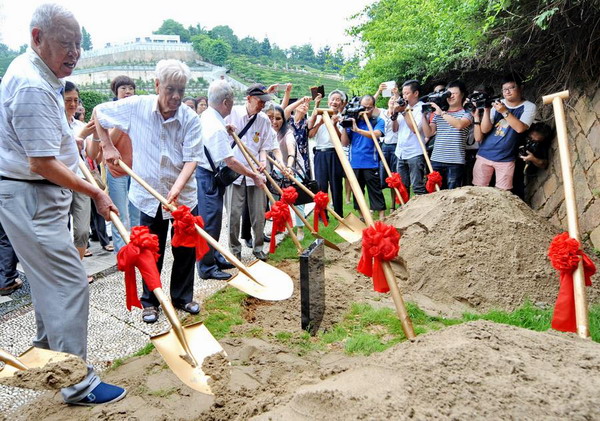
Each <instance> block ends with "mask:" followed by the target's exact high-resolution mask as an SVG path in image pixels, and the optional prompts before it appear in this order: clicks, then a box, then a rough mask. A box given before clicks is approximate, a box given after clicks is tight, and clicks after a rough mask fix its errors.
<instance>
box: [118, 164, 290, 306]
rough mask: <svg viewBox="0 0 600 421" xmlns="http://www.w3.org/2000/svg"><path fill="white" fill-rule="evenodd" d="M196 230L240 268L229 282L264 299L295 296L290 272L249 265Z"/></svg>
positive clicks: (159, 197)
mask: <svg viewBox="0 0 600 421" xmlns="http://www.w3.org/2000/svg"><path fill="white" fill-rule="evenodd" d="M119 165H120V166H121V168H123V170H124V171H125V172H126V173H127V174H128V175H130V176H131V177H132V178H133V179H134V180H135V181H137V182H138V183H139V184H140V185H141V186H142V187H144V188H145V189H146V190H148V192H149V193H150V194H151V195H152V196H154V197H155V198H156V199H157V200H159V201H160V202H161V203H162V204H163V205H164V206H167V207H168V208H169V209H170V210H171V211H174V210H175V209H176V208H175V206H173V205H171V204H170V203H169V202H167V199H165V198H164V197H163V196H162V195H161V194H160V193H158V192H157V191H156V190H155V189H153V188H152V186H150V185H149V184H148V183H146V182H145V181H144V180H143V179H142V178H140V176H139V175H137V174H136V173H134V172H133V170H132V169H131V168H129V167H128V166H127V164H125V163H124V162H123V161H121V160H119ZM117 219H118V218H117ZM196 231H197V232H198V234H200V235H201V236H202V237H203V238H204V239H205V240H206V242H207V243H208V244H210V245H211V246H212V247H213V248H214V249H215V250H217V251H218V252H219V253H221V254H222V255H223V257H225V259H227V260H228V261H229V262H231V264H233V265H234V266H235V267H236V268H238V270H239V272H238V273H237V275H235V276H234V277H233V278H231V279H230V280H229V281H227V283H228V284H229V285H231V286H233V287H235V288H237V289H239V290H240V291H243V292H245V293H246V294H248V295H251V296H253V297H256V298H259V299H261V300H268V301H281V300H287V299H288V298H290V297H291V296H292V293H293V292H294V283H293V281H292V278H290V276H289V275H288V274H287V273H285V272H283V271H281V270H279V269H277V268H276V267H274V266H271V265H269V264H268V263H265V262H263V261H261V260H256V261H255V262H253V263H251V264H250V265H248V266H246V265H244V264H243V263H242V262H241V261H240V260H238V259H237V258H236V257H235V256H234V255H233V254H232V253H230V252H229V250H227V249H226V248H225V247H223V246H222V245H221V244H220V243H219V242H218V241H216V240H215V239H214V238H212V237H211V236H210V235H208V233H207V232H206V231H204V230H203V229H202V228H200V227H199V226H198V225H196ZM259 279H260V281H259Z"/></svg>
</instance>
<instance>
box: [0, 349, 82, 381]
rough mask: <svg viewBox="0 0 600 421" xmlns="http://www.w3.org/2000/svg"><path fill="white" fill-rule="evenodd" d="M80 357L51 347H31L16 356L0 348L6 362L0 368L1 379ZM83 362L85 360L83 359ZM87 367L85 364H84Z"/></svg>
mask: <svg viewBox="0 0 600 421" xmlns="http://www.w3.org/2000/svg"><path fill="white" fill-rule="evenodd" d="M74 358H79V357H77V356H76V355H73V354H68V353H66V352H60V351H51V350H49V349H42V348H34V347H32V348H29V349H28V350H27V351H25V352H24V353H22V354H21V355H19V357H15V356H14V355H12V354H10V353H8V352H6V351H4V350H2V349H0V361H2V362H4V363H5V366H4V367H3V368H2V369H0V379H3V378H8V377H12V376H13V375H14V374H16V373H18V372H21V371H24V370H29V369H35V368H40V369H43V368H44V367H46V366H47V365H48V364H51V363H57V362H60V361H64V360H68V359H71V360H72V359H74ZM82 362H83V360H82ZM83 366H84V367H85V364H83ZM86 373H87V370H86V371H85V372H83V373H82V377H84V376H85V374H86Z"/></svg>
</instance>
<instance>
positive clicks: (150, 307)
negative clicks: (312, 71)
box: [0, 5, 552, 405]
mask: <svg viewBox="0 0 600 421" xmlns="http://www.w3.org/2000/svg"><path fill="white" fill-rule="evenodd" d="M30 29H31V48H29V49H28V50H27V51H26V52H25V53H24V54H23V55H21V56H20V57H18V58H17V59H15V60H14V62H13V63H12V64H11V65H10V67H9V69H8V70H7V72H6V75H5V78H4V80H2V82H1V84H0V100H1V101H2V104H3V107H2V109H1V110H0V224H1V225H0V263H1V264H2V267H1V268H0V270H1V271H2V272H1V275H2V277H1V278H0V294H2V295H6V294H10V293H12V292H14V291H15V290H17V289H18V288H19V287H20V286H21V285H22V283H21V281H20V280H19V279H18V274H17V272H16V263H17V260H20V261H21V263H22V265H23V268H24V271H25V273H26V275H27V279H28V281H29V283H30V285H31V293H32V296H33V302H34V306H35V314H36V320H37V329H38V330H37V336H36V339H35V341H34V344H35V345H36V346H39V347H42V348H49V349H54V350H60V351H64V352H69V353H73V354H76V355H79V356H81V357H82V358H84V359H85V356H86V338H87V315H88V301H89V292H88V283H89V282H90V281H92V279H91V278H90V277H88V276H87V275H86V273H85V270H84V269H83V265H82V264H81V260H82V259H83V258H84V256H85V255H86V250H87V248H88V241H89V235H90V229H91V228H95V232H96V235H97V236H98V237H99V238H104V240H102V241H103V246H104V247H105V249H106V250H111V248H110V247H109V245H110V244H109V243H108V239H107V235H106V232H105V228H106V222H105V221H107V220H109V212H111V211H112V212H116V213H117V214H118V215H119V217H120V219H121V221H122V222H123V224H124V225H125V227H126V228H127V229H131V227H133V226H136V225H142V226H147V227H148V228H149V230H150V232H151V233H154V234H156V235H157V236H158V239H159V249H160V250H159V254H160V258H159V259H158V262H157V267H158V270H159V272H160V270H161V269H162V266H163V258H164V252H165V247H166V244H167V237H168V235H169V228H170V227H171V226H172V216H171V213H170V212H169V210H167V209H166V208H164V207H163V206H161V204H160V203H159V201H158V200H157V199H156V198H154V196H152V195H151V194H150V193H149V192H148V191H146V189H145V188H144V187H142V186H141V185H140V184H138V183H137V182H135V181H133V180H131V179H130V177H129V176H128V175H127V173H126V172H124V171H123V168H122V167H121V166H120V165H119V160H122V161H123V162H124V163H125V164H127V165H128V166H129V167H131V168H132V169H133V171H134V172H135V173H137V174H138V175H139V176H140V177H141V178H143V179H144V180H145V181H146V182H147V183H148V184H149V185H150V186H151V187H152V188H154V189H155V190H156V191H158V192H159V193H160V194H162V195H163V196H165V197H166V198H167V200H168V202H169V203H170V204H173V205H177V206H178V205H185V206H187V207H188V208H189V209H190V210H191V213H192V214H193V215H200V216H202V218H203V220H204V224H205V231H206V232H207V233H208V234H210V235H211V236H212V237H213V238H215V239H216V240H217V241H218V240H219V237H220V234H221V229H222V225H223V220H224V218H226V226H227V227H228V231H227V232H228V240H229V247H230V250H231V252H232V253H233V254H234V255H235V256H236V257H238V258H240V257H241V251H242V247H243V243H244V244H245V245H247V246H248V247H250V248H251V249H252V252H253V254H254V256H255V257H256V258H257V259H261V260H266V259H267V258H268V256H267V254H266V253H265V250H264V248H265V242H269V241H276V239H275V238H269V237H268V236H267V235H265V233H264V227H265V211H266V210H267V209H268V206H269V204H268V203H267V198H266V195H265V191H264V186H265V183H266V181H265V178H264V174H263V172H265V171H275V169H274V168H270V165H269V164H268V162H267V156H268V155H271V156H272V158H273V159H274V160H275V161H276V162H277V164H278V167H280V168H282V169H283V170H281V171H279V176H281V177H291V176H298V177H301V178H307V179H310V178H314V179H315V180H316V181H317V184H318V187H319V190H321V191H323V192H325V193H328V194H329V195H330V200H331V202H332V205H333V208H334V210H335V211H336V212H337V213H338V214H343V206H344V197H343V195H344V178H345V175H344V171H343V169H342V165H341V162H340V158H339V156H338V155H337V153H336V149H335V146H334V142H333V140H332V137H331V132H330V129H332V127H327V124H325V120H324V118H323V116H322V115H318V114H317V113H315V112H312V113H310V114H309V112H310V110H311V108H316V107H319V106H320V102H321V101H322V100H323V99H324V98H322V96H321V95H320V94H319V95H317V96H316V97H315V98H313V97H312V96H305V97H301V98H297V99H292V98H291V92H292V89H293V87H292V85H291V84H287V85H286V88H285V91H284V95H283V99H282V101H281V102H280V103H279V104H278V103H276V101H275V96H274V92H275V91H276V90H277V89H278V88H280V85H272V86H270V87H266V86H263V85H262V84H258V83H256V84H253V85H251V86H250V87H249V88H248V89H247V90H246V93H245V94H246V97H245V101H244V103H243V104H239V105H234V102H235V96H234V91H233V88H232V87H231V86H230V85H229V84H228V82H227V81H225V80H217V81H215V82H213V83H211V84H210V86H209V88H208V94H207V96H206V97H199V98H193V97H185V91H186V84H187V82H188V81H189V79H190V77H191V73H190V69H189V68H188V66H187V65H186V64H185V63H183V62H181V61H178V60H172V59H167V60H161V61H160V62H159V63H158V64H157V66H156V79H155V89H156V94H155V95H135V93H136V91H135V90H136V86H135V82H134V81H133V80H132V79H130V78H129V77H127V76H119V77H117V78H115V79H114V80H113V81H112V83H111V89H112V92H113V94H114V100H113V101H110V102H107V103H103V104H101V105H98V106H97V107H96V108H95V109H94V110H93V113H92V117H91V119H90V121H89V122H87V123H86V122H85V121H81V120H80V119H82V118H83V116H84V115H85V110H84V109H82V104H81V101H80V99H79V91H78V89H77V87H76V86H75V85H74V84H73V83H71V82H66V84H64V83H63V82H62V81H61V79H62V78H64V77H67V76H69V75H70V74H71V73H72V71H73V69H74V67H75V66H76V64H77V60H78V59H79V55H80V42H81V32H80V27H79V24H78V23H77V21H76V20H75V17H74V16H73V15H72V14H71V13H70V12H69V11H67V10H65V9H64V8H62V7H61V6H57V5H42V6H40V7H39V8H38V9H37V10H36V11H35V13H34V16H33V18H32V21H31V28H30ZM498 89H500V90H501V92H502V98H498V99H497V100H495V101H490V102H489V103H485V104H483V105H481V104H475V103H474V102H473V101H472V100H471V99H468V98H467V90H466V87H465V84H464V83H463V82H461V81H453V82H450V83H448V84H445V83H440V84H438V86H436V87H435V91H437V94H438V96H437V97H435V98H438V99H436V100H432V98H434V96H431V95H424V92H423V88H422V86H421V84H420V83H419V82H418V81H416V80H408V81H406V82H404V83H403V84H402V85H401V89H396V88H393V89H390V90H389V91H390V92H391V96H390V97H389V99H388V100H387V107H384V108H378V107H377V106H376V103H377V101H378V99H379V97H380V96H382V94H383V93H384V92H386V91H388V90H387V89H386V85H385V84H382V85H381V86H380V88H379V90H378V91H377V92H376V93H375V94H374V95H369V94H366V95H364V96H362V97H360V98H358V99H357V101H358V105H359V107H360V110H361V112H362V113H361V114H359V115H355V114H352V113H351V112H349V111H348V109H347V107H346V105H347V104H348V103H349V102H351V101H349V98H348V97H347V96H346V94H345V93H344V92H342V91H341V90H333V91H331V92H329V93H328V94H327V107H328V108H329V109H331V110H332V115H331V120H332V123H333V130H334V131H335V132H336V134H337V137H339V139H340V140H341V143H342V145H343V146H344V148H345V150H346V152H347V158H348V160H349V162H350V165H351V167H352V169H353V171H354V173H355V175H356V178H357V180H358V182H359V185H360V186H361V188H362V189H363V190H364V189H365V188H366V190H367V192H368V197H369V202H370V208H371V210H372V211H373V212H377V213H378V214H379V217H383V216H384V212H385V210H386V201H385V199H384V195H383V192H384V189H385V188H387V184H386V181H385V178H386V177H387V174H385V172H384V170H383V168H384V167H383V162H382V161H381V159H380V155H379V154H378V151H377V149H376V147H375V143H374V142H379V143H380V144H381V149H382V152H383V155H384V158H385V160H386V161H387V164H388V166H389V167H390V168H391V169H392V171H397V172H398V174H399V175H400V178H401V180H402V182H403V183H404V185H405V186H406V188H408V189H410V191H412V193H413V194H415V195H420V194H424V193H426V192H427V191H426V188H425V180H426V176H427V174H428V173H429V172H430V169H429V168H428V162H430V163H431V167H432V168H431V169H432V170H433V171H437V172H439V173H440V174H441V175H442V180H443V182H442V186H441V188H448V189H453V188H457V187H461V186H463V185H465V184H469V183H471V182H472V184H474V185H476V186H488V185H490V184H493V185H495V186H496V187H497V188H499V189H503V190H511V189H513V191H514V192H515V193H516V194H518V195H520V196H521V197H523V191H524V190H523V189H524V185H525V183H524V182H523V179H524V174H525V173H528V172H531V170H532V169H533V168H544V167H545V166H547V163H548V160H547V147H545V145H547V143H548V141H549V140H550V139H551V138H552V130H551V129H550V128H549V127H548V126H546V125H544V124H541V123H533V121H534V117H535V112H536V108H535V105H534V104H533V103H531V102H529V101H527V100H526V99H525V98H524V96H523V85H522V83H521V81H520V80H519V79H518V78H516V77H513V76H509V77H506V78H505V79H503V80H502V81H501V83H500V85H499V86H498ZM439 98H441V100H440V99H439ZM384 101H385V100H384ZM468 104H471V107H470V108H469V107H467V108H469V109H468V110H467V109H465V107H466V105H468ZM233 136H237V137H239V139H241V142H242V143H243V145H244V146H245V149H247V150H248V151H249V152H250V153H251V154H253V155H254V156H255V157H256V158H257V160H258V166H257V167H258V168H253V167H252V166H251V165H250V164H249V163H248V162H246V158H245V156H244V155H243V153H242V151H241V150H240V148H239V147H236V143H235V142H234V138H233ZM80 160H81V161H82V162H84V164H85V165H88V168H89V169H91V170H94V171H95V173H96V174H97V175H98V179H99V180H101V181H102V179H103V177H102V174H103V173H105V181H106V191H107V192H105V190H101V189H99V188H97V187H94V186H92V184H90V183H88V182H87V181H85V179H84V177H83V174H82V173H81V172H80V170H79V168H78V163H79V161H80ZM104 165H105V167H106V171H102V167H103V166H104ZM348 190H349V189H348V188H347V186H346V191H348ZM390 191H391V190H390ZM392 196H393V191H392ZM347 200H348V196H346V201H347ZM392 203H394V201H393V200H392ZM355 207H357V204H356V200H355ZM224 210H225V213H224ZM301 211H302V212H303V209H302V208H301ZM15 215H18V216H19V217H18V218H15ZM224 215H226V216H225V217H224ZM296 227H297V228H296V234H297V235H298V237H302V230H303V228H302V224H301V222H300V221H297V224H296ZM111 231H112V238H113V241H114V251H115V252H116V253H118V252H119V250H120V249H122V247H123V246H124V240H123V239H122V238H121V236H120V235H119V233H118V231H117V230H116V229H114V227H113V229H112V230H111ZM170 235H171V236H172V235H173V230H171V234H170ZM240 236H241V237H240ZM242 240H244V241H242ZM172 252H173V264H172V271H171V283H170V296H171V300H172V302H173V305H174V306H175V307H177V308H179V309H182V310H184V311H186V312H188V313H191V314H196V313H198V312H199V311H200V306H199V305H198V303H197V302H195V301H194V298H193V297H194V294H193V285H194V277H195V272H196V271H197V272H198V275H199V277H200V278H202V279H221V280H227V279H229V278H230V277H231V274H229V273H227V272H225V271H226V270H227V269H231V268H233V265H232V264H231V263H230V262H228V261H227V260H226V259H225V258H224V257H223V256H222V255H221V254H220V253H219V252H218V251H216V250H214V249H212V248H210V250H209V251H208V252H207V253H206V254H205V255H204V256H203V258H202V259H201V260H200V261H198V262H197V263H196V261H195V260H196V259H195V256H196V255H195V250H194V248H190V247H181V246H177V247H176V246H172ZM41 256H44V258H43V259H41V258H40V257H41ZM141 302H142V305H143V307H144V308H143V311H142V319H143V320H144V321H145V322H147V323H154V322H156V321H157V320H158V318H159V306H158V301H157V299H156V298H155V297H154V295H153V294H152V292H151V291H150V290H149V289H148V288H147V287H146V286H144V293H143V296H142V299H141ZM58 314H60V316H61V317H57V315H58ZM62 393H63V397H64V399H65V401H66V402H68V403H71V404H83V405H93V404H98V403H106V402H112V401H116V400H118V399H121V398H122V397H123V396H124V395H125V390H124V389H122V388H120V387H118V386H113V385H109V384H106V383H103V382H101V381H100V380H99V378H98V376H97V375H96V374H95V372H94V370H93V368H92V367H91V366H90V368H89V373H88V376H87V377H86V379H84V380H83V381H82V382H80V383H78V384H76V385H74V386H72V387H69V388H66V389H63V391H62Z"/></svg>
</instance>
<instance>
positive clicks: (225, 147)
mask: <svg viewBox="0 0 600 421" xmlns="http://www.w3.org/2000/svg"><path fill="white" fill-rule="evenodd" d="M232 107H233V89H232V88H231V86H230V85H229V83H227V82H226V81H225V80H217V81H214V82H213V83H211V84H210V86H209V87H208V108H207V109H206V111H204V112H203V113H202V115H201V116H200V123H201V125H202V145H203V148H202V150H203V152H204V154H203V155H202V157H201V158H200V161H199V162H198V168H197V169H196V182H197V184H198V203H202V206H201V207H200V208H199V209H198V213H199V214H200V215H201V216H202V219H204V230H205V231H206V232H207V233H209V234H210V235H211V236H212V237H213V238H214V239H215V240H217V241H219V236H220V234H221V225H222V222H223V195H224V194H225V187H226V186H225V185H224V184H223V183H221V182H219V181H218V180H217V179H216V178H215V175H216V173H217V172H218V171H219V169H220V168H221V167H223V166H227V167H229V168H230V169H232V170H233V171H235V172H236V173H238V174H241V175H245V176H247V177H250V178H252V180H253V181H254V184H255V185H257V186H259V187H261V186H262V185H263V184H264V181H263V179H262V177H261V176H258V175H256V174H254V173H253V172H252V171H250V170H249V169H248V168H247V167H246V166H245V165H243V164H242V163H241V162H240V161H239V160H238V159H237V158H235V157H234V156H233V150H232V147H231V144H230V142H231V138H230V137H229V135H228V133H227V131H228V129H232V126H226V125H225V120H224V119H225V117H227V116H228V115H229V114H230V113H231V108H232ZM231 268H233V265H232V264H231V263H229V262H227V261H226V260H225V258H224V257H223V256H222V255H221V253H219V252H218V251H216V250H214V249H213V248H212V247H210V250H209V251H208V252H207V253H206V254H205V255H204V257H203V258H202V260H201V261H200V262H199V263H198V274H199V275H200V277H201V278H202V279H221V280H227V279H229V278H231V275H230V274H228V273H226V272H223V271H222V270H223V269H231Z"/></svg>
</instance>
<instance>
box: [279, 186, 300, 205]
mask: <svg viewBox="0 0 600 421" xmlns="http://www.w3.org/2000/svg"><path fill="white" fill-rule="evenodd" d="M282 191H283V193H282V195H281V200H283V201H284V202H285V203H287V204H288V205H290V206H292V205H293V204H294V203H296V200H297V199H298V192H297V191H296V189H295V188H293V187H292V186H290V187H286V188H285V189H283V190H282Z"/></svg>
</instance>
